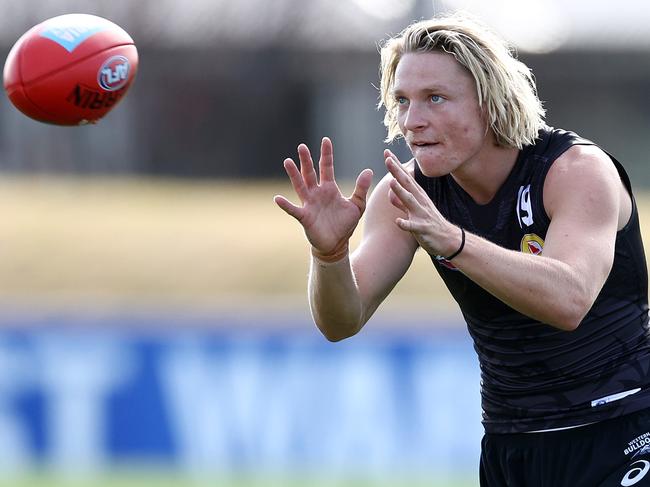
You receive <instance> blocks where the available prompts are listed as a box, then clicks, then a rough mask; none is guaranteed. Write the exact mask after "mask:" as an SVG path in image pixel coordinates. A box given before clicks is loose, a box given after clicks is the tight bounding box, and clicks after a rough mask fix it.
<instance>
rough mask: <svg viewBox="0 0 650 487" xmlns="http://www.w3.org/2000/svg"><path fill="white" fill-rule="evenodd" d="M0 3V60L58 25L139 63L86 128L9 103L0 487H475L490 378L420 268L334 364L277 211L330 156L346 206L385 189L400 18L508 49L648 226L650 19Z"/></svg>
mask: <svg viewBox="0 0 650 487" xmlns="http://www.w3.org/2000/svg"><path fill="white" fill-rule="evenodd" d="M0 6H1V7H2V12H3V16H2V17H1V18H0V24H2V28H1V29H0V45H1V46H2V50H3V52H4V56H6V54H7V53H8V52H9V49H10V48H11V46H12V44H13V43H14V42H15V41H16V39H18V37H19V36H20V35H22V33H23V32H25V31H26V30H27V29H28V28H30V27H32V26H33V25H35V24H38V23H40V22H42V21H43V20H45V19H47V18H49V17H52V16H56V15H61V14H64V13H91V14H95V15H100V16H103V17H106V18H108V19H109V20H112V21H113V22H115V23H117V24H118V25H120V26H122V27H123V28H124V29H125V30H127V31H128V32H129V33H130V34H131V36H132V37H133V38H134V40H135V42H136V45H137V46H138V49H139V54H140V66H139V73H138V77H137V79H136V81H135V84H134V86H133V87H132V88H131V90H130V92H129V94H128V95H127V97H126V98H125V99H124V100H123V101H122V102H121V103H120V105H119V106H117V107H116V108H115V110H114V111H113V112H111V113H110V114H109V115H108V116H107V117H106V118H105V119H104V120H103V121H101V122H100V123H99V124H98V125H96V126H86V127H77V128H63V127H55V126H48V125H44V124H40V123H37V122H34V121H32V120H30V119H27V118H26V117H24V116H23V115H21V114H20V113H19V112H18V111H17V110H16V109H15V108H13V106H12V105H11V104H10V102H9V101H8V99H7V98H6V97H2V98H0V304H1V305H2V307H1V308H0V309H1V310H2V311H1V312H0V325H1V329H0V485H7V486H9V485H11V486H19V485H30V486H31V485H48V486H51V485H55V486H56V485H69V484H70V485H84V486H91V487H92V486H96V485H97V486H98V485H110V486H118V485H119V486H122V485H124V486H125V485H138V486H142V485H160V486H177V485H204V484H205V485H229V486H230V485H232V486H236V487H237V486H242V485H251V486H252V485H255V486H257V485H260V486H261V485H263V486H267V485H283V486H284V485H300V486H303V485H323V486H330V485H355V486H357V485H363V486H366V485H367V486H371V485H372V486H375V485H391V486H396V485H427V486H437V487H442V486H463V487H465V486H470V485H477V484H478V482H477V468H478V452H479V442H480V438H481V434H482V427H481V425H480V405H479V379H480V378H479V373H478V366H477V363H476V358H475V356H474V352H473V349H472V345H471V343H470V341H469V339H468V337H467V334H466V330H465V325H464V324H463V322H462V320H461V317H460V314H459V312H458V311H457V310H456V308H455V307H454V303H453V302H452V301H451V299H450V298H449V296H448V294H447V292H446V290H444V289H443V288H442V287H441V285H440V281H439V279H438V277H437V275H436V274H435V271H434V269H433V266H432V265H431V264H430V262H429V261H428V258H427V257H426V256H423V255H419V254H418V256H417V257H416V260H415V262H414V264H413V266H412V269H411V270H410V271H409V273H408V274H407V276H406V278H405V279H404V280H403V281H402V282H401V283H400V284H399V285H398V287H397V288H396V290H395V291H394V292H393V294H392V295H391V296H390V297H389V299H388V300H387V302H386V303H385V304H384V305H383V306H382V307H381V308H380V309H379V310H378V311H377V313H376V315H375V316H374V317H373V318H372V319H371V321H370V322H369V323H368V325H367V326H366V328H365V329H364V330H363V331H362V332H361V333H360V334H359V335H358V336H356V337H354V338H352V339H350V340H347V341H345V342H343V343H337V344H331V343H328V342H327V341H326V340H325V339H324V338H322V337H321V336H320V334H319V333H318V332H317V330H316V329H315V327H314V326H313V324H312V322H311V319H310V316H309V310H308V305H307V300H306V275H307V271H308V248H307V246H306V243H305V240H304V237H303V235H302V232H301V230H300V228H299V226H298V225H297V224H296V223H295V222H293V221H292V220H291V218H289V217H287V216H285V215H284V214H283V213H282V212H281V210H279V209H278V208H276V207H275V205H274V203H273V201H272V198H273V195H275V194H278V193H280V194H285V195H287V196H289V197H292V198H294V200H295V197H294V196H293V194H292V191H291V189H290V187H289V185H288V184H287V181H286V177H285V175H284V172H283V169H282V161H283V159H284V158H285V157H290V156H291V157H292V156H293V155H294V154H295V149H296V146H297V145H298V143H300V142H307V143H308V144H309V145H310V146H311V147H313V148H314V150H316V149H317V147H318V143H319V141H320V138H321V137H322V136H324V135H328V136H330V137H332V138H333V141H334V146H335V160H336V171H337V176H338V178H339V179H340V182H341V185H342V186H343V188H344V190H345V191H349V190H350V186H351V182H352V180H353V179H354V177H355V176H356V174H358V172H359V171H360V170H361V169H363V168H365V167H372V168H373V169H374V170H375V174H376V176H375V178H376V179H378V178H379V177H381V175H383V174H384V173H385V170H384V169H383V163H382V150H383V148H384V147H385V145H384V143H383V142H382V140H383V139H384V137H385V130H384V127H383V125H382V117H383V113H382V112H381V111H378V110H377V109H376V106H377V101H378V91H377V88H376V87H377V86H378V83H379V79H378V62H379V56H378V44H380V43H381V41H382V40H383V39H386V38H387V37H388V36H390V35H394V34H396V33H398V32H399V31H400V30H401V29H402V28H403V27H405V26H406V25H407V24H408V23H410V22H411V21H413V20H419V19H421V18H425V17H429V16H431V15H432V14H433V13H444V12H452V11H456V10H463V11H466V12H469V13H471V14H473V15H475V16H476V17H478V18H480V19H482V20H483V21H484V22H486V23H487V24H488V25H490V26H491V27H492V28H493V29H494V30H496V31H497V32H499V33H500V34H502V35H503V36H505V37H506V38H507V39H508V40H509V41H510V42H511V43H512V44H513V45H514V46H515V47H516V48H517V51H518V53H519V57H520V59H522V60H523V61H524V62H526V63H527V64H528V65H529V66H530V67H531V68H532V69H533V72H534V73H535V75H536V78H537V81H538V85H539V86H538V88H539V94H540V98H542V100H544V104H545V107H546V109H547V112H548V116H547V121H548V123H549V124H550V125H553V126H558V127H562V128H566V129H570V130H574V131H577V132H579V133H580V134H581V135H583V136H584V137H586V138H590V139H592V140H595V141H597V142H598V143H599V144H600V145H601V146H602V147H603V148H604V149H606V150H608V151H609V152H611V153H613V154H615V155H616V156H617V158H618V159H619V160H620V161H622V162H623V164H624V165H625V166H626V168H627V169H628V171H629V173H630V175H631V178H632V181H633V185H634V188H635V191H636V194H637V198H638V200H639V203H640V206H641V216H642V227H643V228H644V229H647V228H650V227H649V226H648V224H646V219H647V218H648V216H650V206H648V207H647V209H645V207H646V206H647V205H648V201H649V200H648V196H647V189H648V185H649V184H650V169H649V167H648V163H647V160H648V154H649V153H650V137H648V134H649V133H650V96H649V95H648V87H649V86H650V62H649V61H650V31H648V29H647V25H648V23H649V22H650V6H649V5H648V4H647V2H642V1H640V0H639V1H634V0H621V1H618V2H615V3H614V2H611V1H593V0H591V1H587V0H574V1H573V2H561V3H560V2H559V0H546V1H544V2H540V1H533V0H518V1H515V0H500V1H494V2H481V1H479V0H445V1H439V0H434V1H431V0H342V1H337V2H335V1H332V0H303V1H298V0H275V1H273V2H268V1H267V2H265V1H261V0H239V1H237V2H232V1H230V2H226V1H222V0H210V1H208V0H186V1H185V2H177V1H171V0H138V1H135V0H111V1H108V0H106V1H104V0H95V1H93V2H89V1H83V0H48V1H47V2H46V1H44V0H21V1H20V2H15V1H11V2H9V1H6V0H0ZM392 149H393V150H394V151H395V152H396V153H398V154H399V155H400V156H402V157H404V158H407V157H408V156H407V153H406V151H405V149H404V147H403V146H402V145H401V144H400V143H396V144H394V146H393V147H392ZM355 239H357V241H358V235H357V236H355ZM646 241H647V242H650V236H647V237H646Z"/></svg>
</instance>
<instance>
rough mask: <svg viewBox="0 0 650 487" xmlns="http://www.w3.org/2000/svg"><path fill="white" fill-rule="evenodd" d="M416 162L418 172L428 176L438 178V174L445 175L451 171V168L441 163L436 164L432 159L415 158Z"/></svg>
mask: <svg viewBox="0 0 650 487" xmlns="http://www.w3.org/2000/svg"><path fill="white" fill-rule="evenodd" d="M415 162H416V164H417V165H418V167H419V168H420V172H422V174H424V175H425V176H426V177H428V178H439V177H440V176H446V175H447V174H449V173H450V172H451V170H450V169H449V168H447V167H445V166H442V165H441V164H437V163H435V162H432V161H426V160H424V161H422V162H420V160H418V159H415Z"/></svg>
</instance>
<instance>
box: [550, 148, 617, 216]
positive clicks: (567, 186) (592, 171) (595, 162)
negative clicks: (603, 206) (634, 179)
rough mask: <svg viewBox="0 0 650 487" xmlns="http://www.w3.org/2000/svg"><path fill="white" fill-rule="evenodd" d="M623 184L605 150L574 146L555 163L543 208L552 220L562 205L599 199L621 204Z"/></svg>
mask: <svg viewBox="0 0 650 487" xmlns="http://www.w3.org/2000/svg"><path fill="white" fill-rule="evenodd" d="M621 189H622V183H621V181H620V177H619V174H618V171H617V170H616V167H615V166H614V163H613V162H612V160H611V158H610V157H609V156H608V155H607V154H606V153H605V152H603V150H602V149H600V148H598V147H596V146H593V145H575V146H573V147H571V148H570V149H568V150H567V151H566V152H565V153H564V154H562V155H561V156H560V157H558V159H557V160H556V161H555V162H554V163H553V165H552V166H551V168H550V169H549V172H548V174H547V176H546V180H545V181H544V207H545V208H546V212H547V214H548V215H549V216H550V217H552V216H553V212H554V211H555V210H556V209H557V207H558V206H560V205H561V204H562V202H564V201H567V200H576V199H581V200H582V201H583V202H585V203H586V201H588V200H590V199H592V198H599V199H601V200H602V201H608V200H610V201H612V202H615V201H618V199H619V198H618V195H619V193H620V191H621Z"/></svg>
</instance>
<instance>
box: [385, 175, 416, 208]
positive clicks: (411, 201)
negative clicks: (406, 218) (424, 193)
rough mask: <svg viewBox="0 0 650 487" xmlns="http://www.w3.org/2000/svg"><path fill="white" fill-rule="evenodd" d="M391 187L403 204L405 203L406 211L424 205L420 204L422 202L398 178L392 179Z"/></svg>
mask: <svg viewBox="0 0 650 487" xmlns="http://www.w3.org/2000/svg"><path fill="white" fill-rule="evenodd" d="M390 189H391V190H392V191H393V193H394V194H395V196H397V198H398V199H399V200H400V201H401V203H402V205H404V208H405V211H409V212H413V211H416V210H417V209H418V208H421V206H422V205H420V202H419V201H418V200H417V198H416V197H415V196H413V193H411V192H410V191H409V190H408V189H406V188H405V187H404V186H402V185H401V184H400V182H399V181H398V180H397V179H393V180H391V182H390Z"/></svg>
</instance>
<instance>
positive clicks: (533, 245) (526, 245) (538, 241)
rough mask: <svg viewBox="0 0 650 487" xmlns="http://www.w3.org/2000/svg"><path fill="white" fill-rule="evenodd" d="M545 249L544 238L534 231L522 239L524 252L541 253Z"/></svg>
mask: <svg viewBox="0 0 650 487" xmlns="http://www.w3.org/2000/svg"><path fill="white" fill-rule="evenodd" d="M542 250H544V239H543V238H542V237H540V236H539V235H536V234H534V233H527V234H526V235H524V236H523V238H522V239H521V251H522V252H523V253H524V254H533V255H540V254H541V253H542Z"/></svg>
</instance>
